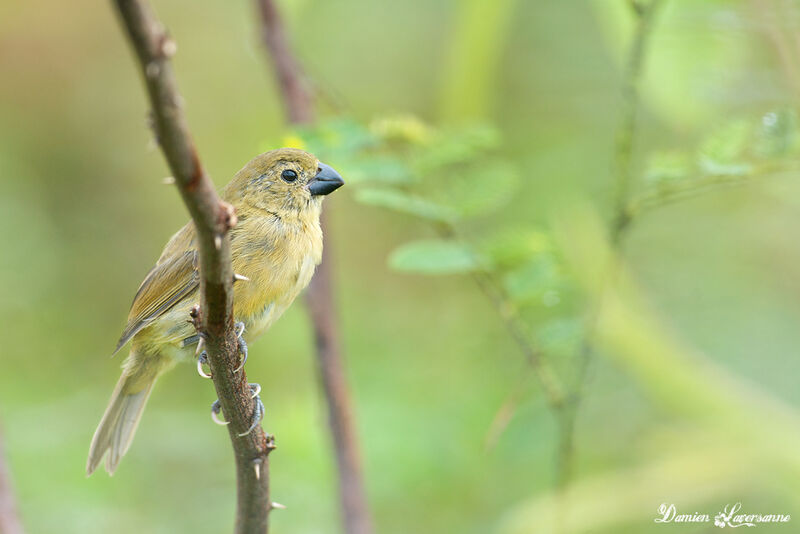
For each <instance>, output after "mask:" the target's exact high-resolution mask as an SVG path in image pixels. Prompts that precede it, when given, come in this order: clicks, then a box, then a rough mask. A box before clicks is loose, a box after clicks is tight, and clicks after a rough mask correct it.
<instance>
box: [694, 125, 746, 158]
mask: <svg viewBox="0 0 800 534" xmlns="http://www.w3.org/2000/svg"><path fill="white" fill-rule="evenodd" d="M749 137H750V124H749V123H748V122H747V121H745V120H742V119H737V120H732V121H730V122H728V123H727V124H725V125H723V126H722V127H720V128H718V129H717V130H715V131H714V132H713V133H712V134H711V135H709V136H708V137H707V138H706V140H705V141H704V142H703V144H702V146H701V147H700V159H701V160H711V161H714V162H716V163H718V164H728V163H735V162H736V160H737V159H738V158H739V157H740V156H741V155H742V153H743V152H744V149H745V148H746V146H747V141H748V139H749Z"/></svg>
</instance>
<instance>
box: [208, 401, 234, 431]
mask: <svg viewBox="0 0 800 534" xmlns="http://www.w3.org/2000/svg"><path fill="white" fill-rule="evenodd" d="M220 412H222V405H221V404H220V403H219V399H217V400H215V401H214V402H213V403H211V419H213V421H214V422H215V423H217V424H218V425H222V426H225V425H228V424H230V421H222V420H221V419H220V418H219V417H217V416H218V415H219V414H220Z"/></svg>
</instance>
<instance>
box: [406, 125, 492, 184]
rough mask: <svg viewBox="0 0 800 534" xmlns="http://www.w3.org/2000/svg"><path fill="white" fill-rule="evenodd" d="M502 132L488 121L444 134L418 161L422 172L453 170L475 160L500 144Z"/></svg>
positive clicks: (423, 173) (419, 172)
mask: <svg viewBox="0 0 800 534" xmlns="http://www.w3.org/2000/svg"><path fill="white" fill-rule="evenodd" d="M500 142H501V137H500V133H499V132H498V131H497V130H496V129H495V128H492V127H490V126H488V125H485V124H479V125H475V126H472V127H467V128H462V129H460V130H456V131H449V132H444V133H442V134H441V135H440V136H439V137H438V139H437V142H436V143H431V144H430V145H429V147H428V148H427V150H425V151H423V152H421V153H420V154H419V156H418V159H417V162H416V170H417V173H418V174H421V175H426V174H431V173H435V172H437V171H440V170H442V169H446V170H447V171H448V172H452V169H453V168H454V167H455V166H458V165H463V164H466V163H469V162H473V161H475V160H476V159H477V158H479V157H482V156H485V154H486V153H487V152H488V151H489V150H492V149H495V148H497V147H498V146H499V145H500Z"/></svg>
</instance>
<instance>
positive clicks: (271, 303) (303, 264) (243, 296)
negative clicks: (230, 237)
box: [232, 224, 322, 341]
mask: <svg viewBox="0 0 800 534" xmlns="http://www.w3.org/2000/svg"><path fill="white" fill-rule="evenodd" d="M245 230H246V229H245ZM253 230H255V231H250V232H246V235H247V237H248V239H247V240H246V241H244V242H243V241H242V240H240V239H236V240H234V242H233V247H232V255H233V267H234V271H235V272H236V273H238V274H241V275H244V276H246V277H247V278H249V281H240V282H236V284H235V286H234V315H235V316H236V318H237V320H239V321H244V323H245V325H246V329H245V339H247V340H248V341H250V340H252V339H255V338H256V337H258V336H259V335H260V334H261V333H263V332H264V331H266V330H267V329H268V328H269V327H270V326H271V325H272V324H273V323H274V322H275V321H276V320H277V319H278V318H279V317H280V316H281V315H282V314H283V312H284V311H286V308H288V307H289V306H290V305H291V304H292V302H293V301H294V300H295V298H297V296H298V295H299V294H300V292H301V291H302V290H303V289H304V288H305V287H306V286H307V285H308V283H309V282H310V281H311V277H312V276H313V274H314V269H315V267H316V266H317V264H318V263H319V262H320V259H321V256H322V235H321V232H320V231H319V226H318V224H317V225H313V226H311V227H310V228H307V227H304V226H298V227H287V226H286V225H284V226H276V225H269V224H267V225H264V224H261V225H258V226H256V227H255V228H253ZM237 241H238V242H237Z"/></svg>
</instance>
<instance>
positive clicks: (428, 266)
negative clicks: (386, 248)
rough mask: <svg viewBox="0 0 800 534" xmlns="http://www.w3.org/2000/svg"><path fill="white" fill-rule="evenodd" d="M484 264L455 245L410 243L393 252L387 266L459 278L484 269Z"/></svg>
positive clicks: (432, 241) (467, 248)
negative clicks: (452, 275) (463, 274)
mask: <svg viewBox="0 0 800 534" xmlns="http://www.w3.org/2000/svg"><path fill="white" fill-rule="evenodd" d="M485 265H486V262H485V260H484V259H483V258H481V257H480V256H479V255H478V254H477V253H476V252H475V251H474V250H472V249H471V248H469V247H468V246H466V245H463V244H461V243H456V242H455V241H445V240H440V239H431V240H424V241H413V242H411V243H406V244H405V245H402V246H400V247H398V248H397V249H395V250H394V251H393V252H392V253H391V255H390V256H389V266H390V267H391V268H392V269H395V270H397V271H404V272H411V273H420V274H459V273H469V272H473V271H479V270H482V269H484V266H485Z"/></svg>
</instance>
